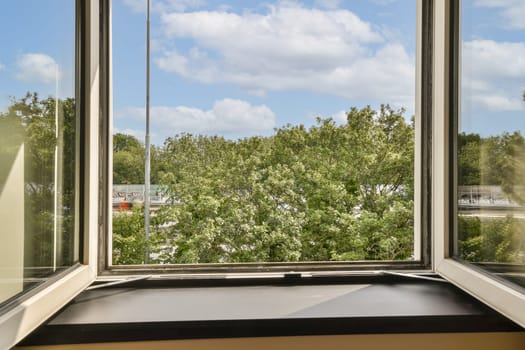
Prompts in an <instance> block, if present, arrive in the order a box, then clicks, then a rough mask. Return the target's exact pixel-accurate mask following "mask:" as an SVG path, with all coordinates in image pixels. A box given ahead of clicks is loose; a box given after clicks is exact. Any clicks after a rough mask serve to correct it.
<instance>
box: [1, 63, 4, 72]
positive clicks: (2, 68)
mask: <svg viewBox="0 0 525 350" xmlns="http://www.w3.org/2000/svg"><path fill="white" fill-rule="evenodd" d="M4 69H5V65H3V64H2V62H0V71H3V70H4Z"/></svg>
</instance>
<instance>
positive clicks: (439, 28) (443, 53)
mask: <svg viewBox="0 0 525 350" xmlns="http://www.w3.org/2000/svg"><path fill="white" fill-rule="evenodd" d="M457 5H458V3H457V2H455V0H436V1H434V63H433V77H434V78H433V113H432V114H433V115H432V120H433V128H432V129H433V137H432V143H433V145H432V148H433V149H432V157H433V159H432V163H433V164H432V168H433V176H432V181H433V186H432V194H433V200H432V232H433V252H434V254H433V266H434V270H435V271H436V272H437V273H438V274H440V275H441V276H443V277H444V278H446V279H447V280H449V281H450V282H451V283H453V284H454V285H456V286H458V287H459V288H461V289H463V290H464V291H466V292H467V293H469V294H470V295H472V296H474V297H475V298H477V299H479V300H480V301H482V302H483V303H485V304H487V305H488V306H490V307H492V308H493V309H495V310H496V311H498V312H500V313H502V314H503V315H505V316H507V317H508V318H510V319H511V320H513V321H514V322H516V323H518V324H519V325H521V326H522V327H525V295H524V294H522V293H520V292H519V291H518V290H517V289H513V288H511V287H509V286H507V285H505V284H503V283H501V282H500V281H497V280H496V279H494V278H492V277H491V276H490V275H489V274H486V273H483V272H482V271H478V270H477V269H476V270H475V269H473V268H472V267H471V266H469V265H467V264H463V263H461V262H459V261H458V260H455V259H452V252H451V251H450V244H449V243H450V238H449V237H451V236H450V234H451V232H450V224H449V223H450V220H453V218H452V217H450V204H451V202H450V198H449V196H448V193H450V191H449V189H450V186H453V184H451V183H450V180H449V175H450V172H451V171H453V169H450V164H449V154H450V153H449V152H450V147H451V142H450V140H449V130H450V127H451V126H450V125H449V124H450V117H451V116H450V113H451V108H450V107H451V104H452V103H453V101H450V95H449V92H450V87H451V86H452V85H451V83H453V82H452V81H451V79H452V74H451V73H452V69H453V67H451V64H452V63H451V62H453V61H454V60H451V56H450V52H451V51H450V50H451V48H452V45H453V43H452V42H451V41H453V40H452V39H451V38H452V37H453V36H452V35H451V34H455V33H451V30H452V21H453V20H454V18H452V9H453V6H457ZM456 9H459V6H457V7H456ZM456 61H457V60H456Z"/></svg>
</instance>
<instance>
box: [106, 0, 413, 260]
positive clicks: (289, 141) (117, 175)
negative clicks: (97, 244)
mask: <svg viewBox="0 0 525 350" xmlns="http://www.w3.org/2000/svg"><path fill="white" fill-rule="evenodd" d="M145 6H146V1H124V0H113V8H112V14H113V19H112V21H113V22H112V28H113V33H112V40H113V55H112V59H113V82H114V86H113V97H114V104H113V105H114V111H113V131H114V134H113V227H112V231H113V232H112V238H113V242H112V246H113V264H142V263H144V262H145V260H146V259H145V257H146V246H147V245H149V249H150V254H149V256H148V258H149V261H150V262H151V263H160V264H178V263H241V262H301V261H356V260H410V259H413V254H414V250H413V244H414V243H413V241H414V224H413V215H414V214H413V206H414V200H413V198H414V196H413V187H414V186H413V182H414V172H413V169H414V122H413V116H414V110H415V98H414V90H415V79H416V78H415V42H416V40H415V39H416V35H415V30H416V2H415V1H394V2H393V1H277V0H270V1H250V2H247V1H231V0H230V1H192V2H187V1H184V2H174V1H161V0H153V1H152V7H151V110H150V124H151V135H150V136H151V142H152V147H151V184H152V185H151V192H150V197H151V208H152V209H151V213H150V218H151V226H150V227H149V229H150V232H149V241H148V242H147V241H146V238H145V227H144V225H145V224H144V222H145V219H144V215H145V212H144V194H145V184H144V183H145V176H144V172H145V165H144V164H145V152H144V150H145V119H146V118H145V115H146V111H145V108H144V106H145V103H146V102H145V95H146V94H145V86H146V82H145V77H146V61H145V57H146V53H145V48H146V7H145Z"/></svg>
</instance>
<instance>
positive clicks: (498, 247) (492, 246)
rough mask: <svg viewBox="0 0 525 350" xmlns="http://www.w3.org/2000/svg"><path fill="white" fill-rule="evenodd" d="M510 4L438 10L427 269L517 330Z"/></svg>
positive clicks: (516, 93)
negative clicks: (430, 260) (431, 264)
mask: <svg viewBox="0 0 525 350" xmlns="http://www.w3.org/2000/svg"><path fill="white" fill-rule="evenodd" d="M513 4H514V3H512V2H509V3H501V4H499V3H498V4H495V3H494V4H492V3H490V4H489V3H481V2H473V1H450V2H443V3H440V4H436V9H437V11H438V15H437V16H436V30H435V37H436V46H437V49H436V53H439V55H437V56H436V60H437V62H438V63H437V64H436V66H435V76H436V77H437V79H436V90H435V95H434V106H435V108H434V121H435V124H434V139H435V142H434V145H435V148H434V167H435V169H436V170H435V172H434V181H435V187H434V189H435V191H434V194H435V197H434V198H435V201H434V205H435V206H434V215H435V216H434V217H435V220H434V230H435V233H434V234H435V237H436V240H435V251H436V262H435V264H436V266H435V269H436V271H437V272H438V273H440V274H441V275H443V276H444V277H445V278H447V279H449V280H450V281H452V282H453V283H455V284H456V285H458V286H460V287H461V288H463V289H465V290H466V291H467V292H469V293H471V294H472V295H474V296H476V297H477V298H479V299H480V300H482V301H483V302H485V303H487V304H488V305H490V306H492V307H493V308H495V309H496V310H498V311H500V312H501V313H503V314H504V315H506V316H508V317H509V318H511V319H512V320H514V321H516V322H518V323H519V324H521V325H522V326H523V325H525V313H524V312H523V310H525V289H524V286H525V231H524V224H525V221H524V215H523V213H524V210H525V207H524V201H523V192H522V191H523V188H524V185H525V184H524V177H523V162H524V159H525V158H524V157H525V147H524V144H525V139H524V137H523V134H524V131H525V124H524V123H523V118H522V116H523V111H524V110H525V102H523V86H522V84H521V82H522V81H523V68H524V64H523V62H521V60H520V57H522V55H521V54H520V52H521V51H523V50H525V43H524V42H523V26H521V25H519V23H518V21H517V20H516V19H515V18H514V14H515V13H516V11H515V10H516V9H514V8H513V6H515V5H513ZM516 4H517V3H516ZM494 14H496V16H494ZM487 18H491V19H492V20H491V21H490V22H489V21H486V19H487ZM480 23H484V25H480ZM441 69H443V70H441ZM438 169H439V170H438Z"/></svg>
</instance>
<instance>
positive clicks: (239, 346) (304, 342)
mask: <svg viewBox="0 0 525 350" xmlns="http://www.w3.org/2000/svg"><path fill="white" fill-rule="evenodd" d="M524 348H525V332H513V333H441V334H440V333H435V334H379V335H377V334H375V335H336V336H301V337H265V338H234V339H198V340H166V341H148V342H128V343H99V344H72V345H56V346H38V347H17V348H16V349H18V350H29V349H34V350H51V349H53V350H73V349H75V350H90V349H105V350H106V349H107V350H138V349H148V350H165V349H180V350H247V349H249V350H263V349H265V350H266V349H272V350H294V349H297V350H314V349H315V350H318V349H327V350H328V349H358V350H379V349H389V350H411V349H417V350H421V349H424V350H438V349H439V350H444V349H446V350H460V349H461V350H467V349H468V350H470V349H473V350H495V349H497V350H523V349H524Z"/></svg>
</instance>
